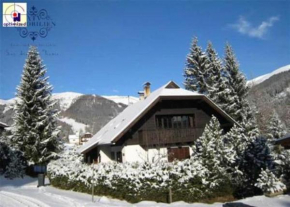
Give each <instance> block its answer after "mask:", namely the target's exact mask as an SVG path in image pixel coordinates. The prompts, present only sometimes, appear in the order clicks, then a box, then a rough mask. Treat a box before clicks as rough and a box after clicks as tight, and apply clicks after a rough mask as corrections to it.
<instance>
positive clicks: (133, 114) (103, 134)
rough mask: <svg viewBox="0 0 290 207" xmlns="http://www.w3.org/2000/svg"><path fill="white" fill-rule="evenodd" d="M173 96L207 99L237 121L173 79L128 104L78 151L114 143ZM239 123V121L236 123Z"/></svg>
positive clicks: (226, 116)
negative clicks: (136, 122) (133, 125)
mask: <svg viewBox="0 0 290 207" xmlns="http://www.w3.org/2000/svg"><path fill="white" fill-rule="evenodd" d="M168 97H169V98H172V97H197V98H201V99H203V100H205V101H206V102H207V103H208V104H209V105H210V106H211V107H213V108H214V109H215V110H216V111H218V112H219V113H220V114H222V115H223V116H224V117H225V118H226V119H228V120H229V121H230V122H232V123H236V122H235V120H234V119H232V118H231V117H230V116H229V115H228V114H227V113H226V112H224V111H223V110H222V109H221V108H219V107H218V106H217V105H216V104H215V103H213V102H212V101H211V100H210V99H208V98H207V97H206V96H205V95H203V94H200V93H197V92H192V91H188V90H185V89H182V88H180V87H179V86H178V85H177V84H176V83H174V82H173V81H170V82H168V83H167V84H165V85H164V86H162V87H160V88H159V89H157V90H155V91H154V92H153V93H151V94H150V95H149V96H148V97H147V98H146V99H145V100H142V101H139V102H136V103H135V104H133V105H130V106H128V107H127V108H126V109H125V110H124V111H122V112H121V113H120V114H119V115H118V116H116V117H115V118H114V119H112V120H111V121H109V122H108V123H107V124H106V125H105V126H104V127H103V128H102V129H101V130H99V131H98V132H97V133H96V134H95V135H94V136H93V137H92V138H91V139H90V141H88V142H87V143H86V144H85V145H84V146H82V147H81V148H80V149H79V150H78V151H79V152H81V153H84V152H86V151H88V150H89V149H91V148H93V147H95V146H97V145H105V144H111V143H114V142H115V141H116V140H117V139H118V138H120V136H121V135H122V134H124V133H125V131H126V130H128V128H129V127H130V126H131V125H132V124H133V123H134V122H135V121H137V120H138V119H139V118H140V117H142V116H143V115H144V114H145V113H146V112H147V110H149V109H150V108H151V107H152V106H154V105H155V103H157V102H158V101H159V100H160V98H168ZM236 124H237V123H236Z"/></svg>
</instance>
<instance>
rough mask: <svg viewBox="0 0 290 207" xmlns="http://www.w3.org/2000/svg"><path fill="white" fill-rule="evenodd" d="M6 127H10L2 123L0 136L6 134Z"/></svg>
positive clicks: (0, 123)
mask: <svg viewBox="0 0 290 207" xmlns="http://www.w3.org/2000/svg"><path fill="white" fill-rule="evenodd" d="M6 127H8V125H7V124H5V123H3V122H0V135H1V134H2V133H3V132H4V130H5V128H6Z"/></svg>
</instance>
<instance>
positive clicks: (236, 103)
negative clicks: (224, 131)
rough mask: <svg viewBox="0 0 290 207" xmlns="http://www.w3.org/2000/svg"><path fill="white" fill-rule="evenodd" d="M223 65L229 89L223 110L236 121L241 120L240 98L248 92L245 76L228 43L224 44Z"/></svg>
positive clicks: (241, 106)
mask: <svg viewBox="0 0 290 207" xmlns="http://www.w3.org/2000/svg"><path fill="white" fill-rule="evenodd" d="M224 67H225V71H226V76H227V79H228V84H229V85H228V88H229V89H230V98H229V99H228V105H227V107H226V109H225V110H226V112H227V113H228V114H229V115H231V116H232V117H233V118H234V119H235V120H236V121H238V122H242V117H243V114H242V108H243V105H242V100H243V99H244V98H245V97H246V95H247V93H248V87H247V86H246V78H245V76H244V75H243V74H242V73H241V72H240V70H239V64H238V61H237V59H236V57H235V55H234V52H233V50H232V47H231V46H230V45H229V44H227V45H226V50H225V60H224Z"/></svg>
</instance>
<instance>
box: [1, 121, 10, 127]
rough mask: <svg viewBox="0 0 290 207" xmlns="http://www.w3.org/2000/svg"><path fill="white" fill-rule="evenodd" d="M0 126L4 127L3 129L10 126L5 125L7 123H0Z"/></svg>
mask: <svg viewBox="0 0 290 207" xmlns="http://www.w3.org/2000/svg"><path fill="white" fill-rule="evenodd" d="M0 126H2V127H8V125H7V124H5V123H3V122H0Z"/></svg>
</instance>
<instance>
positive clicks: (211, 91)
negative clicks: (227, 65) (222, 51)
mask: <svg viewBox="0 0 290 207" xmlns="http://www.w3.org/2000/svg"><path fill="white" fill-rule="evenodd" d="M206 54H207V57H208V61H209V72H210V73H209V76H208V80H207V88H208V94H207V96H208V97H209V98H210V99H211V100H212V101H213V102H214V103H216V104H217V105H219V106H220V107H221V108H222V109H224V110H225V109H226V107H227V106H228V100H229V99H230V90H229V89H228V85H229V84H228V82H227V79H226V77H225V71H224V68H223V65H222V61H221V60H220V59H219V57H218V54H217V52H216V51H215V49H214V48H213V45H212V43H211V42H209V43H208V46H207V49H206Z"/></svg>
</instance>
